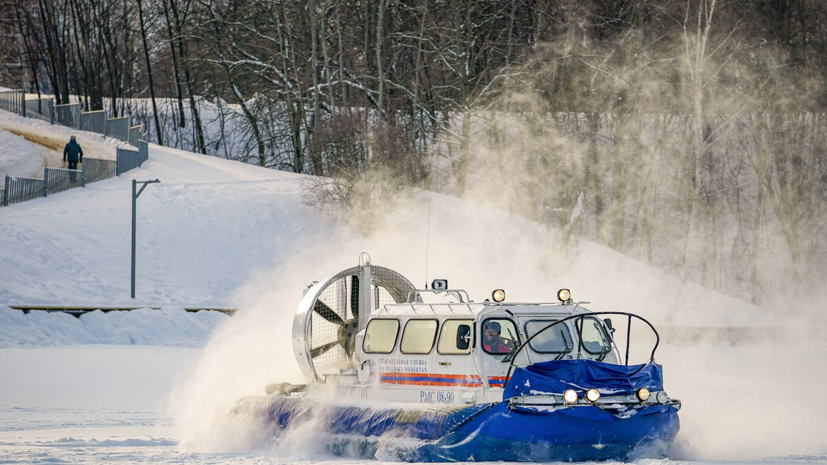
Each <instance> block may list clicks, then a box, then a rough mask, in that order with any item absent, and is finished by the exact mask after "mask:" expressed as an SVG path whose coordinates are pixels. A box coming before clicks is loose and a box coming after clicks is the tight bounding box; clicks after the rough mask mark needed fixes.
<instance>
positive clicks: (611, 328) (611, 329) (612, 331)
mask: <svg viewBox="0 0 827 465" xmlns="http://www.w3.org/2000/svg"><path fill="white" fill-rule="evenodd" d="M603 322H604V323H606V327H607V328H609V333H610V334H611V336H612V339H614V336H615V327H614V326H612V319H611V318H604V319H603Z"/></svg>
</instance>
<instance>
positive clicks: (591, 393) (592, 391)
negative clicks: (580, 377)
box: [586, 388, 600, 402]
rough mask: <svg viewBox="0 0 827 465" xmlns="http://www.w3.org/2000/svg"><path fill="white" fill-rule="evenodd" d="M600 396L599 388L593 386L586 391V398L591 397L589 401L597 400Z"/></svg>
mask: <svg viewBox="0 0 827 465" xmlns="http://www.w3.org/2000/svg"><path fill="white" fill-rule="evenodd" d="M599 398H600V393H599V392H597V389H594V388H591V389H589V390H588V391H586V399H589V402H596V401H597V399H599Z"/></svg>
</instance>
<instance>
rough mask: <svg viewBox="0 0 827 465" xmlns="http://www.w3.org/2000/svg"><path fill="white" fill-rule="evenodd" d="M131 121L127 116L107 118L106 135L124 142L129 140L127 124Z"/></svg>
mask: <svg viewBox="0 0 827 465" xmlns="http://www.w3.org/2000/svg"><path fill="white" fill-rule="evenodd" d="M130 121H131V119H130V118H129V117H128V116H124V117H123V118H109V119H107V120H106V135H107V136H109V137H114V138H115V139H120V140H122V141H126V140H127V139H129V124H130Z"/></svg>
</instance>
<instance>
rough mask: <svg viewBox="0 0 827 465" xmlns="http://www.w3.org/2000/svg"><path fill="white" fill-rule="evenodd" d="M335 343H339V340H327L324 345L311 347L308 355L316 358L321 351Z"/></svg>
mask: <svg viewBox="0 0 827 465" xmlns="http://www.w3.org/2000/svg"><path fill="white" fill-rule="evenodd" d="M337 345H339V341H333V342H328V343H327V344H325V345H321V346H319V347H316V348H315V349H312V350H311V351H310V356H311V357H313V358H316V357H318V356H319V355H322V354H323V353H325V352H327V351H328V350H330V349H332V348H334V347H336V346H337Z"/></svg>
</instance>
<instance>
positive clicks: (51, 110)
mask: <svg viewBox="0 0 827 465" xmlns="http://www.w3.org/2000/svg"><path fill="white" fill-rule="evenodd" d="M49 124H55V99H54V98H53V99H52V101H51V108H49Z"/></svg>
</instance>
